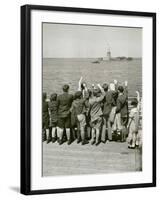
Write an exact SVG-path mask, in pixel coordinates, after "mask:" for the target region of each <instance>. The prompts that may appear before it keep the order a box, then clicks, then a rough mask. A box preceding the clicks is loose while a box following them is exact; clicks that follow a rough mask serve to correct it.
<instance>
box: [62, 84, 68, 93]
mask: <svg viewBox="0 0 160 200" xmlns="http://www.w3.org/2000/svg"><path fill="white" fill-rule="evenodd" d="M62 89H63V91H64V92H67V91H68V90H69V85H67V84H65V85H64V86H63V88H62Z"/></svg>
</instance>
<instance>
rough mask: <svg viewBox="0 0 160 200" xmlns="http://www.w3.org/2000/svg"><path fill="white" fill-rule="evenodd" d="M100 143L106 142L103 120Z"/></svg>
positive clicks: (104, 122) (104, 120)
mask: <svg viewBox="0 0 160 200" xmlns="http://www.w3.org/2000/svg"><path fill="white" fill-rule="evenodd" d="M101 141H102V142H105V141H106V119H105V118H103V125H102V135H101Z"/></svg>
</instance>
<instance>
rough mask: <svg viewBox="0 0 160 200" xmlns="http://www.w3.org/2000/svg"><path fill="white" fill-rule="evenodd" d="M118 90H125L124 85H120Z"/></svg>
mask: <svg viewBox="0 0 160 200" xmlns="http://www.w3.org/2000/svg"><path fill="white" fill-rule="evenodd" d="M118 90H119V91H120V92H121V93H122V92H123V91H124V88H123V86H122V85H120V86H118Z"/></svg>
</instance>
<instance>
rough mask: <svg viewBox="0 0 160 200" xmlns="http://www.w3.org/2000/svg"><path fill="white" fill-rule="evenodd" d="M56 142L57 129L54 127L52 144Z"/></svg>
mask: <svg viewBox="0 0 160 200" xmlns="http://www.w3.org/2000/svg"><path fill="white" fill-rule="evenodd" d="M55 141H56V127H52V142H55Z"/></svg>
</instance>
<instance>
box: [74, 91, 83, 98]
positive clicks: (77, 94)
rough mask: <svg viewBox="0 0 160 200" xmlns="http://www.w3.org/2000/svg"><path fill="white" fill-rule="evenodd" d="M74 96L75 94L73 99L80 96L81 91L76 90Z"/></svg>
mask: <svg viewBox="0 0 160 200" xmlns="http://www.w3.org/2000/svg"><path fill="white" fill-rule="evenodd" d="M74 96H75V99H78V98H80V97H81V96H82V92H81V91H77V92H76V93H75V95H74Z"/></svg>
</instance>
